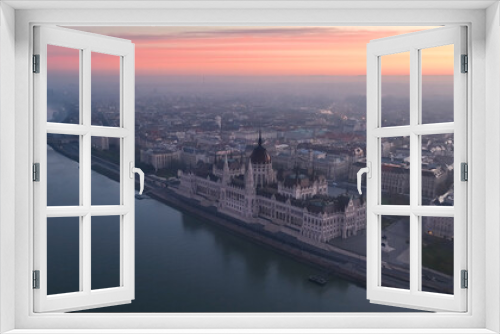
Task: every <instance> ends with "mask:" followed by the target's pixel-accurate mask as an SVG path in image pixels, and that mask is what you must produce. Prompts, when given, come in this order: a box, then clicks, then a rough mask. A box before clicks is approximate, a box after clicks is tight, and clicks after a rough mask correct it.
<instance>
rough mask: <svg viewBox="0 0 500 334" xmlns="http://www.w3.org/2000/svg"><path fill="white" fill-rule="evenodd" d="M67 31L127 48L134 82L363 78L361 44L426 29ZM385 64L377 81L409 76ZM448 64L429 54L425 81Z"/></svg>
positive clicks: (104, 67) (55, 63)
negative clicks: (122, 41) (132, 51)
mask: <svg viewBox="0 0 500 334" xmlns="http://www.w3.org/2000/svg"><path fill="white" fill-rule="evenodd" d="M72 28H73V29H78V30H85V31H89V32H93V33H98V34H103V35H109V36H116V37H120V38H126V39H130V40H132V41H133V42H134V43H135V46H136V74H137V75H141V76H149V75H155V76H161V75H186V76H187V75H189V76H191V75H204V76H211V75H221V76H228V75H236V76H238V75H241V76H260V75H265V76H269V75H270V76H273V75H299V76H300V75H339V76H346V75H347V76H353V75H365V74H366V44H367V43H368V42H369V41H370V40H373V39H378V38H383V37H389V36H394V35H399V34H403V33H408V32H412V31H418V30H423V29H427V28H428V27H78V28H76V27H72ZM55 49H56V48H51V50H50V55H49V66H50V68H51V71H52V70H56V71H57V70H68V69H70V68H73V69H75V68H78V60H77V59H78V58H77V54H78V53H77V52H75V51H73V50H69V51H70V52H61V50H59V51H58V50H55ZM57 49H59V48H57ZM71 51H73V52H71ZM438 56H439V57H438ZM391 57H392V60H391V61H390V62H387V61H386V62H385V64H390V65H383V74H387V75H407V74H408V61H407V59H405V57H399V56H391ZM452 57H453V50H452V48H451V47H441V48H439V50H438V48H436V50H427V51H426V55H425V62H423V74H424V75H450V74H452V73H453V72H452V70H453V68H452V66H451V64H452V61H451V60H452V59H453V58H452ZM106 58H109V59H106ZM113 58H115V57H111V56H105V57H99V56H93V58H92V59H93V72H94V71H96V72H97V71H98V72H108V71H117V70H118V66H119V63H118V61H117V59H113ZM438 59H440V60H439V61H438ZM383 64H384V62H383ZM115 73H116V72H115Z"/></svg>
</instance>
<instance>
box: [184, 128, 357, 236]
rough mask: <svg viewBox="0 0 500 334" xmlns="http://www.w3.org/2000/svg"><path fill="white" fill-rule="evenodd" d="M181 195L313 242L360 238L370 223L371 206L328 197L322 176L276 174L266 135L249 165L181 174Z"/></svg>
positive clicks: (207, 167) (206, 167)
mask: <svg viewBox="0 0 500 334" xmlns="http://www.w3.org/2000/svg"><path fill="white" fill-rule="evenodd" d="M179 179H180V185H179V188H178V193H179V194H180V195H182V196H185V197H188V198H193V199H197V200H199V201H200V202H201V203H204V204H205V205H213V206H215V207H216V208H217V210H218V211H219V212H222V213H225V214H227V215H230V216H233V217H235V218H238V219H241V220H243V221H245V222H248V223H254V222H258V223H261V224H265V225H266V224H271V225H273V226H275V227H276V228H280V229H281V228H282V229H281V230H282V231H284V232H285V233H290V234H292V235H294V236H296V237H298V238H301V239H302V240H305V241H308V242H328V241H329V240H331V239H333V238H337V237H341V238H347V237H350V236H352V235H356V234H357V232H358V231H359V230H362V229H364V228H365V225H366V204H365V202H364V200H363V199H362V198H353V197H350V196H348V195H341V196H338V197H330V196H328V185H327V181H326V178H325V177H324V176H323V175H320V174H318V173H316V172H315V171H312V173H309V172H307V171H305V172H304V171H303V170H300V169H299V168H295V169H294V170H284V169H281V170H279V171H278V172H275V171H274V170H273V168H272V161H271V157H270V155H269V154H268V153H267V150H266V149H265V148H264V147H263V146H262V137H259V144H258V146H257V147H255V148H254V150H253V152H252V154H251V155H250V158H249V159H248V162H247V164H246V166H244V165H243V164H242V162H241V161H236V160H232V159H231V160H230V159H228V158H227V156H226V157H225V159H224V162H223V163H221V162H220V161H219V162H217V163H216V164H213V165H209V164H198V165H197V166H196V168H194V169H193V168H191V169H189V170H186V171H179Z"/></svg>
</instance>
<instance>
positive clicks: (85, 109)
mask: <svg viewBox="0 0 500 334" xmlns="http://www.w3.org/2000/svg"><path fill="white" fill-rule="evenodd" d="M82 55H83V57H82V58H83V59H82V67H81V71H82V73H81V74H82V75H81V78H82V79H81V80H82V82H81V87H82V90H81V95H82V96H81V101H82V114H81V117H82V118H81V119H82V124H83V126H84V127H85V128H87V129H89V128H90V125H91V103H92V101H91V63H90V62H91V51H90V49H88V48H86V49H83V52H82ZM81 138H82V139H81V142H82V149H81V150H80V152H81V173H82V174H81V177H80V182H81V187H80V189H81V192H82V193H81V194H82V205H83V206H84V207H85V208H89V210H90V206H91V204H92V203H91V171H92V170H91V167H92V165H91V134H90V131H86V133H85V134H84V135H82V137H81ZM90 220H91V216H90V212H87V213H86V214H85V215H84V216H83V217H82V218H81V222H82V234H81V239H80V241H81V243H80V245H81V252H82V255H81V259H82V263H81V265H80V267H81V274H80V275H81V277H82V279H83V291H84V292H86V293H90V290H91V274H92V273H91V221H90Z"/></svg>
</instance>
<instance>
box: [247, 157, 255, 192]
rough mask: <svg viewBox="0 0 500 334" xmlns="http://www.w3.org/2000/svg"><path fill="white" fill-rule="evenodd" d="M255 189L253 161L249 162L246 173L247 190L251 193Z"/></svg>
mask: <svg viewBox="0 0 500 334" xmlns="http://www.w3.org/2000/svg"><path fill="white" fill-rule="evenodd" d="M254 188H255V184H254V180H253V167H252V161H250V160H249V161H248V166H247V170H246V171H245V189H246V190H247V191H250V190H252V191H253V189H254Z"/></svg>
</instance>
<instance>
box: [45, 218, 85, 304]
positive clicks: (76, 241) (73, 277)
mask: <svg viewBox="0 0 500 334" xmlns="http://www.w3.org/2000/svg"><path fill="white" fill-rule="evenodd" d="M79 290H80V218H79V217H63V218H47V294H49V295H53V294H58V293H67V292H76V291H79Z"/></svg>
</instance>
